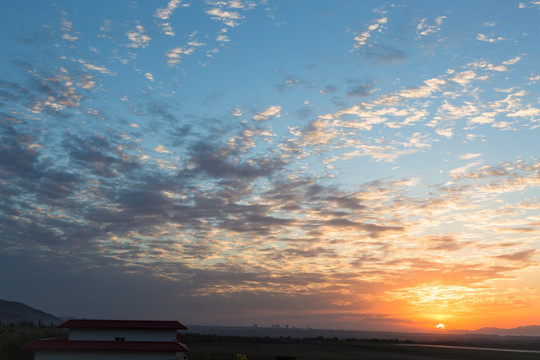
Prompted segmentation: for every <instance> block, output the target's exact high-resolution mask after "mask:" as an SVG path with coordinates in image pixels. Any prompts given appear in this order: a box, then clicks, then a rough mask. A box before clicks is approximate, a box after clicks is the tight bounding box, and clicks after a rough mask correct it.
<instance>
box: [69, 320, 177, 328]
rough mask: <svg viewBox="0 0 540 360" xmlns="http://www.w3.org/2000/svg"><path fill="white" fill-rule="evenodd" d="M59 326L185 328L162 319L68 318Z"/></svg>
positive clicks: (175, 322)
mask: <svg viewBox="0 0 540 360" xmlns="http://www.w3.org/2000/svg"><path fill="white" fill-rule="evenodd" d="M59 327H61V328H68V329H77V328H79V329H169V330H173V329H176V330H186V329H187V327H185V326H184V325H182V324H180V323H179V322H178V321H164V320H84V319H83V320H68V321H66V322H65V323H63V324H61V325H60V326H59Z"/></svg>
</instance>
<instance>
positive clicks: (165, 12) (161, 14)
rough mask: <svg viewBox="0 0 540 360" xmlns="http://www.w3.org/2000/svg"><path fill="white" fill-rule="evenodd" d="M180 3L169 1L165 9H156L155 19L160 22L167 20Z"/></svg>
mask: <svg viewBox="0 0 540 360" xmlns="http://www.w3.org/2000/svg"><path fill="white" fill-rule="evenodd" d="M181 3H182V1H181V0H171V1H169V3H168V4H167V7H166V8H158V9H157V10H156V13H155V14H154V16H155V17H157V18H160V19H162V20H168V19H169V17H170V16H171V14H172V13H173V11H174V10H175V9H176V8H177V7H178V6H179V5H180V4H181Z"/></svg>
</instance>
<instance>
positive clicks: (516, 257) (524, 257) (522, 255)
mask: <svg viewBox="0 0 540 360" xmlns="http://www.w3.org/2000/svg"><path fill="white" fill-rule="evenodd" d="M536 252H537V251H536V249H531V250H523V251H517V252H514V253H511V254H504V255H497V256H495V258H497V259H502V260H509V261H516V262H528V261H530V260H531V258H532V257H533V256H534V255H536Z"/></svg>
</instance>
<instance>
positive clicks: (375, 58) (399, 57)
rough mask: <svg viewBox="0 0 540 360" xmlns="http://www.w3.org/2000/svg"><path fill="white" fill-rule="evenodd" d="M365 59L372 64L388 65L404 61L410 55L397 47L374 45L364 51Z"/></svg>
mask: <svg viewBox="0 0 540 360" xmlns="http://www.w3.org/2000/svg"><path fill="white" fill-rule="evenodd" d="M363 57H364V58H365V59H366V60H368V61H369V62H370V63H372V64H387V63H391V62H394V61H403V60H405V59H406V58H407V57H408V55H407V53H406V52H405V51H403V50H401V49H398V48H396V47H395V46H392V45H384V44H378V43H374V44H370V45H369V46H368V47H367V48H365V49H364V51H363Z"/></svg>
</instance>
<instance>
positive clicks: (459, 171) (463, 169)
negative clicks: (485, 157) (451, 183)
mask: <svg viewBox="0 0 540 360" xmlns="http://www.w3.org/2000/svg"><path fill="white" fill-rule="evenodd" d="M480 163H481V161H475V162H472V163H470V164H467V165H465V166H461V167H458V168H455V169H452V170H450V175H457V174H462V173H464V172H466V171H467V170H469V169H470V168H472V167H475V166H476V165H479V164H480Z"/></svg>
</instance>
